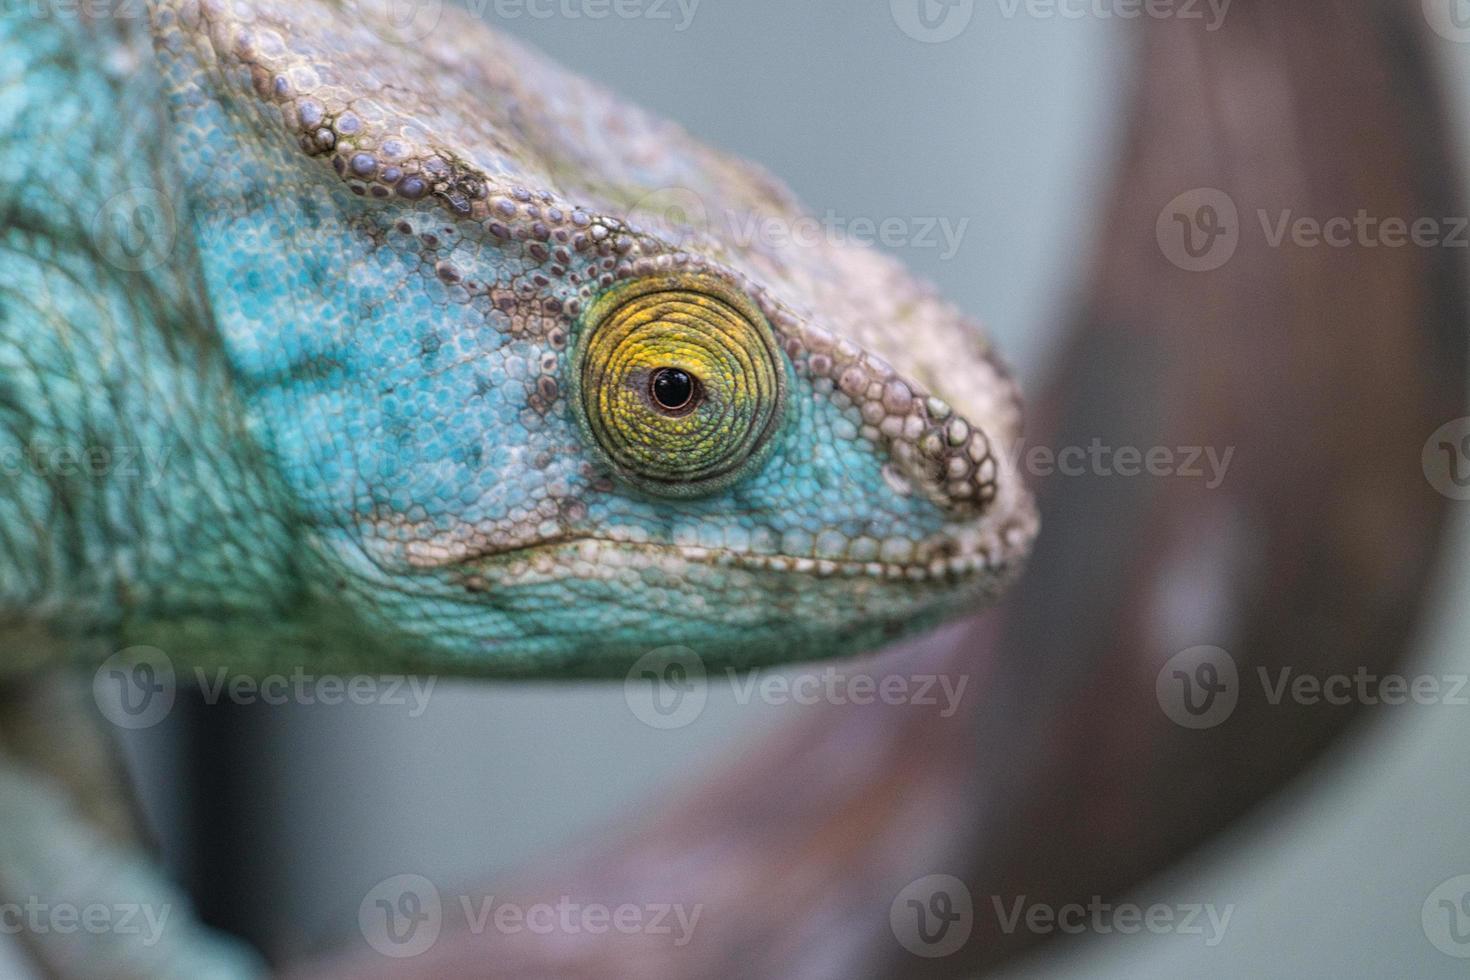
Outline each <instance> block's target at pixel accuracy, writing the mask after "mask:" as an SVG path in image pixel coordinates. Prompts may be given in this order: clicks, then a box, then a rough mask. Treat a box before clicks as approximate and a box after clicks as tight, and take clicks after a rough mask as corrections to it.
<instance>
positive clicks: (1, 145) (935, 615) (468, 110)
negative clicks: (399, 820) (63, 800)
mask: <svg viewBox="0 0 1470 980" xmlns="http://www.w3.org/2000/svg"><path fill="white" fill-rule="evenodd" d="M84 6H85V5H84ZM125 6H126V5H125V4H124V5H117V9H119V10H120V9H121V8H122V7H125ZM368 6H373V5H363V8H364V9H362V10H359V9H358V8H357V7H355V6H354V5H351V4H340V5H339V4H334V3H326V2H321V0H293V2H289V3H288V2H280V3H267V2H260V3H236V4H229V3H224V2H206V3H198V2H192V0H191V2H185V0H176V2H175V0H164V2H158V3H154V4H150V5H149V6H148V7H147V10H146V15H143V13H144V12H143V8H142V7H141V6H139V8H138V10H137V11H136V13H138V14H140V16H136V17H125V16H113V17H108V18H105V19H95V20H94V19H88V18H86V17H84V16H81V15H78V14H69V15H68V14H56V13H53V14H51V15H49V16H45V17H38V16H36V14H35V13H34V12H32V11H28V10H25V9H20V10H15V9H14V8H11V12H9V13H7V14H5V15H4V16H3V17H0V132H3V134H4V138H3V140H0V163H3V166H0V213H3V214H4V217H5V220H4V222H3V228H0V468H3V473H4V480H3V483H0V622H3V623H5V624H6V626H7V627H8V629H9V631H10V632H11V633H12V634H13V635H15V636H23V637H25V638H26V642H25V643H22V644H19V646H18V647H17V649H15V650H13V651H10V650H8V651H7V652H6V655H5V656H4V657H0V669H3V670H5V671H12V672H18V671H21V670H27V669H31V668H33V667H35V666H37V665H39V664H41V663H45V662H48V661H50V660H51V659H53V658H57V657H63V656H66V655H67V654H68V653H69V652H72V651H75V650H78V649H83V648H84V647H86V644H85V643H84V642H83V641H86V640H104V641H105V643H106V645H110V646H112V647H114V648H116V647H122V646H128V645H133V644H151V645H155V646H158V647H161V648H163V649H165V650H167V651H168V652H169V653H170V655H172V656H175V657H178V658H180V659H182V660H184V661H192V662H197V663H203V662H210V663H224V664H227V665H229V666H231V667H233V668H235V669H238V670H240V671H244V672H249V671H252V670H264V669H280V668H282V667H285V666H298V665H306V666H308V667H311V668H313V669H318V670H322V671H329V670H331V671H369V670H388V669H394V670H423V671H434V672H441V673H463V674H473V675H479V676H622V674H623V673H624V672H625V671H626V670H627V668H628V665H629V664H630V663H631V662H632V661H634V660H635V659H636V658H638V657H639V656H641V655H644V654H646V653H648V652H649V651H653V650H662V649H667V648H677V649H687V650H692V651H693V652H695V653H697V654H698V655H699V656H700V657H701V658H702V659H703V660H704V662H705V663H706V665H708V666H722V665H732V666H736V667H748V666H755V665H761V664H768V663H775V662H782V661H790V660H797V659H812V658H817V657H824V656H830V655H835V654H851V653H856V652H859V651H861V650H864V649H868V648H871V647H873V646H875V645H877V644H879V643H881V642H884V641H886V640H888V639H890V638H893V637H895V636H897V635H899V634H901V633H904V632H907V631H909V630H912V629H915V628H917V627H919V626H922V625H925V624H929V623H933V622H935V621H937V620H939V619H941V618H943V617H945V616H949V615H953V614H956V613H958V612H962V611H967V610H972V609H975V608H978V607H979V606H980V605H981V604H983V603H984V602H986V601H988V600H990V599H991V598H993V597H994V596H996V595H997V594H999V592H1000V591H1001V590H1002V589H1003V587H1004V585H1005V584H1006V582H1008V581H1009V580H1010V578H1011V577H1012V576H1013V575H1014V574H1015V573H1016V571H1017V570H1018V569H1019V567H1020V565H1021V563H1022V561H1023V559H1024V556H1025V554H1026V551H1027V549H1028V548H1029V545H1030V542H1031V539H1032V537H1033V536H1034V534H1035V532H1036V527H1037V521H1036V515H1035V512H1034V508H1033V507H1032V504H1031V500H1030V497H1029V495H1028V494H1027V491H1026V489H1025V487H1024V486H1023V484H1022V482H1021V480H1020V478H1019V476H1018V475H1017V473H1016V472H1015V471H1014V468H1013V467H1012V466H1011V465H1010V463H1009V455H1010V450H1011V448H1012V446H1013V445H1014V443H1015V441H1016V440H1017V439H1018V437H1019V431H1020V407H1019V399H1018V396H1017V392H1016V389H1015V387H1014V385H1013V384H1012V382H1011V381H1010V379H1009V377H1008V376H1007V374H1006V373H1005V371H1004V370H1003V369H1002V368H1001V367H1000V366H999V364H998V361H997V359H996V357H995V355H994V353H993V351H992V350H991V349H990V347H989V345H988V343H987V341H986V340H985V339H984V337H983V335H982V334H981V333H980V332H979V330H978V329H977V328H976V327H975V326H974V324H972V323H971V322H969V321H968V320H966V319H965V318H964V317H963V316H961V315H960V314H959V313H958V312H957V311H956V310H954V309H953V308H952V307H951V306H949V305H948V304H946V303H944V302H943V301H942V300H941V299H939V298H938V297H937V296H935V295H934V293H933V292H932V290H931V289H930V288H929V287H927V286H926V285H924V284H922V283H919V282H916V281H915V280H914V279H912V278H911V277H910V276H909V275H908V274H907V273H906V272H905V271H904V270H903V269H902V268H901V267H900V266H899V265H897V264H896V263H895V262H894V261H892V260H891V259H888V258H886V257H884V256H881V255H879V254H878V253H876V252H874V251H872V250H870V249H867V248H864V247H860V246H857V245H852V244H847V243H842V242H823V243H818V244H796V243H794V242H793V241H791V240H789V239H781V240H772V241H766V240H762V239H761V238H760V237H759V236H757V237H756V238H755V239H753V240H752V239H750V238H749V237H748V236H741V235H740V234H737V231H738V229H741V228H751V227H759V225H758V224H753V223H752V221H753V220H754V221H768V220H774V221H776V222H778V223H784V224H785V225H786V226H787V227H790V226H791V225H792V223H794V222H795V221H797V220H798V219H799V218H801V217H802V215H803V212H802V211H801V210H800V208H799V206H798V205H797V204H796V203H795V202H794V201H793V200H792V199H791V197H790V195H789V194H788V193H787V192H786V191H785V190H784V189H783V188H781V187H780V186H779V184H777V183H776V182H775V181H774V180H772V179H771V178H770V177H769V176H767V175H765V174H764V173H762V172H761V171H759V170H757V169H755V168H753V167H751V166H750V165H748V164H746V163H743V162H740V161H737V160H734V159H731V158H729V157H726V156H724V155H721V154H718V153H716V152H714V151H712V150H710V149H708V148H706V147H703V146H702V145H700V144H699V143H697V142H695V141H694V140H692V139H691V138H690V137H688V136H687V135H685V134H684V133H683V132H681V131H680V130H678V129H677V128H675V127H673V126H670V125H669V124H667V123H664V122H661V121H659V120H656V119H654V118H651V117H650V116H648V115H646V114H645V113H642V112H640V111H638V110H636V109H633V108H631V107H628V106H626V105H624V104H622V103H620V102H619V101H617V100H616V99H614V98H612V97H611V96H609V95H607V94H606V93H604V92H602V91H601V90H599V89H597V88H596V87H595V86H593V85H591V84H590V83H588V82H586V81H584V80H582V79H580V78H577V77H576V76H574V75H571V74H569V73H567V72H565V71H564V70H562V69H560V68H557V67H555V66H553V65H550V64H548V63H547V62H546V61H544V60H543V59H542V58H540V57H539V56H537V55H535V54H534V53H531V52H529V51H527V50H525V49H523V48H522V47H521V46H519V45H517V44H515V43H513V42H511V41H509V40H507V39H506V38H504V37H501V36H499V35H497V34H495V33H493V32H491V31H489V30H488V29H486V28H485V27H483V26H482V25H479V24H477V23H473V22H470V21H468V20H463V19H461V18H457V17H455V15H453V14H452V13H450V12H448V11H446V12H445V21H444V22H443V23H440V24H438V25H437V27H435V29H433V30H431V31H425V32H423V33H421V34H415V36H413V37H411V38H405V37H403V36H402V32H403V30H405V27H404V25H402V24H399V25H392V24H387V23H384V22H379V21H375V20H373V19H372V17H371V16H370V15H369V14H368V12H367V11H366V7H368ZM416 26H417V25H409V27H408V29H413V28H415V27H416ZM629 290H631V291H632V292H634V293H637V292H639V291H640V290H648V291H651V292H652V294H653V295H654V296H655V297H656V298H659V297H675V298H676V299H677V302H675V301H674V300H670V303H669V304H666V305H665V306H660V307H659V312H658V315H657V316H654V317H653V318H652V320H650V321H649V323H651V326H649V325H647V324H646V326H647V329H648V330H649V331H650V332H651V333H650V334H649V338H648V339H647V344H649V345H651V346H652V348H653V349H655V350H656V351H658V352H660V356H664V354H665V353H669V354H670V356H672V355H673V354H677V356H678V357H685V356H686V355H687V356H693V355H690V354H689V349H688V344H689V342H688V341H687V338H685V339H679V338H678V337H673V334H672V333H671V331H672V332H675V333H676V332H677V329H676V325H675V320H677V316H679V315H687V316H690V317H693V318H694V320H695V321H698V324H703V323H704V322H705V321H704V317H706V315H707V314H708V311H709V310H710V309H716V308H717V309H719V310H721V311H724V312H725V313H726V314H730V317H731V320H732V321H733V322H735V323H736V325H737V329H736V333H737V334H739V335H740V336H743V337H745V338H746V340H747V342H746V344H745V346H743V347H742V346H740V344H739V343H737V344H736V347H735V350H736V353H737V354H738V355H739V356H738V357H734V359H733V360H731V361H730V363H736V362H739V363H738V366H737V367H736V368H734V369H732V370H734V371H735V372H736V375H737V376H738V377H737V380H736V381H730V382H729V386H730V387H728V390H727V387H725V382H724V381H722V380H721V379H720V378H719V377H710V378H705V379H704V381H703V382H702V387H701V388H699V389H698V390H699V393H700V397H701V398H703V399H704V400H702V401H697V402H696V409H695V410H696V411H697V412H706V411H708V412H709V413H713V414H711V415H710V416H709V417H710V418H715V416H716V415H718V414H719V412H722V411H723V412H725V413H726V415H724V416H720V417H719V419H716V421H718V422H719V423H720V424H722V425H723V424H727V423H728V425H730V426H732V427H733V430H732V431H734V430H739V429H740V426H741V425H742V424H744V422H743V421H742V420H744V419H746V418H747V417H760V418H762V419H765V420H767V421H769V422H770V425H769V428H768V429H766V430H762V431H760V432H758V433H757V434H756V436H754V437H753V438H752V439H751V440H748V441H747V442H748V443H749V444H742V445H740V446H739V447H736V448H733V449H732V448H731V447H732V446H734V444H735V443H736V442H738V440H735V439H728V438H724V435H725V432H724V430H719V431H717V432H716V433H715V436H714V437H711V439H712V441H711V443H710V445H712V446H713V447H714V448H713V449H710V450H709V451H710V452H712V453H715V454H716V455H719V454H722V453H724V454H728V455H729V459H728V463H729V465H728V467H727V468H726V469H727V470H728V472H727V473H726V474H725V475H724V476H722V477H720V479H719V480H716V481H713V482H712V483H710V484H709V485H701V486H698V487H691V486H688V485H684V486H683V487H682V488H681V487H680V485H679V484H677V483H669V484H663V485H653V484H651V483H650V481H649V480H648V479H644V477H645V476H647V474H640V473H637V472H633V468H631V467H630V465H629V464H627V463H626V461H625V460H624V461H621V462H620V460H622V457H619V456H618V455H617V453H616V452H615V451H614V450H612V449H610V448H609V447H608V446H607V445H604V444H602V443H601V442H600V441H599V439H600V437H599V436H598V434H597V433H598V431H599V429H598V424H597V421H596V420H597V418H599V417H600V416H598V412H600V411H602V409H599V408H598V407H597V405H598V404H599V403H598V402H597V398H599V397H601V396H602V395H603V394H604V393H605V392H606V391H608V390H611V389H610V388H609V387H608V386H610V385H616V384H621V383H622V382H620V381H617V380H616V379H614V380H609V376H603V375H601V374H598V373H597V371H596V370H595V369H596V368H597V367H598V365H597V363H595V359H596V357H597V356H599V355H596V354H593V355H582V354H579V352H584V351H587V350H594V351H595V350H596V344H595V343H594V342H593V341H592V340H590V339H589V338H591V337H594V336H596V335H597V331H598V330H599V328H601V327H602V325H603V323H604V320H603V316H604V314H606V313H608V311H609V310H610V309H612V308H613V307H615V306H616V303H614V302H613V301H612V300H609V299H607V297H609V296H621V295H626V292H627V291H629ZM620 291H623V292H620ZM671 310H672V311H674V312H673V313H670V312H669V311H671ZM681 311H682V312H681ZM731 311H733V313H732V312H731ZM676 314H677V315H676ZM604 329H605V330H606V329H610V328H604ZM699 329H703V327H702V326H700V327H699ZM604 335H606V334H604ZM710 335H711V336H713V334H710ZM679 336H680V337H683V335H682V334H681V335H679ZM720 336H721V337H724V336H725V335H724V334H720ZM671 338H672V339H671ZM752 338H753V339H752ZM726 342H727V341H726V340H719V341H718V342H717V345H718V344H725V343H726ZM681 345H683V346H681ZM722 349H723V348H722ZM752 352H753V353H752ZM696 353H697V352H696ZM579 356H581V357H582V360H581V361H579ZM588 356H591V357H592V358H593V361H594V364H593V367H592V368H588V367H587V366H586V363H585V362H586V359H587V357H588ZM763 358H764V360H763ZM757 362H758V363H757ZM680 363H684V362H682V361H681V362H680ZM701 363H702V362H701ZM751 364H757V368H759V370H762V371H764V372H765V373H764V374H762V375H761V377H762V378H764V379H765V381H764V382H763V384H765V387H763V388H761V389H760V390H759V391H758V392H756V393H755V394H754V395H752V394H750V391H751V390H754V389H753V388H751V384H753V382H752V383H750V384H747V382H748V381H749V379H748V378H747V377H745V375H744V374H742V373H741V372H750V371H755V370H757V368H752V367H751ZM630 377H635V379H636V381H637V383H636V384H634V382H627V384H628V385H629V386H630V387H628V388H627V390H626V391H624V392H623V393H624V394H627V395H628V397H629V398H633V399H634V402H636V404H635V406H634V408H633V409H630V411H632V412H634V414H635V415H637V416H638V419H640V420H641V419H644V416H645V415H647V416H648V418H650V419H651V418H653V417H654V416H653V415H649V414H648V413H650V412H664V409H663V408H662V407H659V406H655V405H654V404H653V403H652V402H651V401H648V398H647V397H645V395H646V393H647V392H650V391H652V388H650V387H648V385H647V384H645V382H644V380H643V379H644V378H645V376H644V375H641V374H640V375H631V376H630ZM624 380H626V379H624ZM757 387H758V386H757ZM618 390H619V391H622V389H618ZM726 396H728V398H727V397H726ZM648 397H651V396H648ZM639 398H642V399H644V400H643V401H637V399H639ZM721 399H725V400H723V401H722V400H721ZM645 402H646V404H645ZM629 404H633V403H629ZM588 405H591V406H592V407H590V408H589V407H588ZM676 414H677V413H670V412H664V415H667V416H669V417H668V418H664V416H663V415H660V416H659V417H658V419H656V420H655V422H656V424H657V425H663V424H665V423H667V424H668V425H669V426H674V425H675V424H676V421H677V420H676V419H675V420H674V421H671V419H674V416H675V415H676ZM693 418H694V419H696V420H698V419H704V418H705V415H695V416H693ZM589 419H591V421H590V422H589ZM721 420H723V421H721ZM732 420H733V421H732ZM642 424H643V423H642V422H637V423H636V424H635V423H634V422H628V421H627V420H626V418H625V417H624V416H618V418H616V419H614V420H613V423H612V426H611V428H612V430H613V431H615V432H619V431H624V430H626V431H627V432H631V433H634V437H635V438H637V439H642V440H643V441H644V442H645V443H646V442H649V440H653V441H652V443H651V448H649V449H648V451H649V452H650V453H651V454H652V455H653V457H654V462H653V463H652V464H650V465H652V466H654V467H655V468H656V469H659V470H660V471H662V469H663V468H665V467H668V466H674V465H676V463H678V462H679V461H681V460H687V459H690V458H692V456H690V455H689V454H687V453H684V451H683V449H682V448H679V447H676V446H671V445H665V444H661V443H659V442H658V439H661V438H663V436H661V435H659V433H662V432H664V431H665V430H663V429H657V430H655V429H654V428H646V427H644V428H640V427H639V426H640V425H642ZM650 424H653V423H650ZM711 424H712V425H713V424H715V423H714V422H712V423H711ZM670 431H672V430H670ZM649 432H653V433H654V435H653V436H649V435H648V433H649ZM645 448H647V447H645ZM706 448H708V447H706ZM78 457H81V461H80V462H76V460H77V458H78ZM650 487H652V489H651V488H650Z"/></svg>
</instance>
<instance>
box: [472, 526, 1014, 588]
mask: <svg viewBox="0 0 1470 980" xmlns="http://www.w3.org/2000/svg"><path fill="white" fill-rule="evenodd" d="M995 544H996V545H999V541H998V540H997V541H996V542H995ZM995 550H997V549H996V548H994V547H990V546H982V547H979V548H977V549H975V550H971V551H960V552H956V553H951V554H947V555H943V556H936V557H934V558H931V559H929V560H928V561H915V562H885V561H854V560H850V559H832V558H815V557H797V556H794V555H781V554H771V555H766V554H757V553H755V552H747V551H736V550H732V549H728V548H710V547H704V546H700V545H680V544H664V543H654V542H647V541H629V540H622V539H618V538H601V537H587V536H570V537H566V538H561V539H553V540H549V541H539V542H536V543H534V544H527V545H520V546H515V547H512V548H507V549H505V550H502V551H484V552H480V553H477V554H473V555H469V556H466V557H464V558H460V559H456V560H454V561H453V562H450V563H447V564H453V565H456V566H460V567H466V566H470V567H473V566H474V565H477V564H484V565H493V566H496V567H497V568H501V567H505V566H509V568H508V569H507V570H509V571H511V572H513V573H514V572H545V573H548V574H550V573H554V572H556V571H557V570H558V566H559V562H558V559H559V558H563V557H565V556H567V555H568V553H569V552H570V553H571V555H570V557H571V558H572V559H573V560H581V561H586V562H588V563H593V564H596V565H600V566H611V567H614V568H619V567H628V566H632V567H639V568H641V567H648V566H651V565H653V564H656V563H657V562H658V561H659V560H660V559H668V558H678V559H681V560H683V561H688V562H694V563H698V564H701V565H714V566H725V567H736V568H745V569H751V570H757V571H774V572H794V573H797V574H801V575H812V576H815V577H818V578H857V577H863V578H871V579H879V580H884V581H892V582H905V581H906V582H911V583H923V582H937V581H953V580H958V579H964V578H969V577H972V576H974V575H977V574H979V573H982V572H995V571H998V570H1000V569H1003V568H1005V567H1006V566H1007V565H1009V564H1010V562H1009V561H1008V560H1006V559H1004V558H1002V559H1000V560H997V559H996V558H995V556H994V554H993V552H994V551H995Z"/></svg>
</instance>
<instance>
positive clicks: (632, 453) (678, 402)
mask: <svg viewBox="0 0 1470 980" xmlns="http://www.w3.org/2000/svg"><path fill="white" fill-rule="evenodd" d="M570 369H571V383H570V388H571V401H572V405H573V407H574V410H575V412H576V415H577V421H578V424H579V427H580V428H581V430H582V433H583V438H584V439H585V440H586V442H587V444H588V445H589V446H591V447H593V449H594V450H595V452H596V453H597V454H598V456H599V457H600V458H601V460H602V461H603V462H604V463H605V464H606V465H607V466H608V467H609V468H610V469H611V470H612V471H613V472H614V473H616V474H617V475H618V476H619V477H620V478H622V479H623V480H624V481H625V482H627V483H630V484H632V485H633V486H634V487H636V488H638V489H640V490H642V491H644V492H645V493H649V494H653V495H656V496H661V497H680V498H683V497H699V496H705V495H707V494H710V493H715V492H717V491H719V490H722V489H724V488H726V487H728V486H731V485H732V484H734V483H736V482H738V481H739V480H741V479H742V478H744V477H745V476H747V475H749V474H750V473H751V472H753V471H754V470H755V469H757V468H759V467H760V465H761V464H762V463H764V462H765V460H766V459H767V458H768V457H769V454H770V452H771V450H772V449H773V448H774V447H775V445H776V442H777V436H778V434H779V432H780V430H781V427H782V422H783V421H784V418H785V414H786V401H787V392H788V389H789V386H790V385H789V378H788V375H787V372H788V368H787V365H786V359H785V357H784V356H783V355H782V353H781V349H780V347H779V345H778V344H777V342H776V337H775V334H774V332H773V331H772V330H771V326H770V324H769V323H767V322H766V318H765V317H764V316H763V315H762V314H761V312H760V310H758V309H757V308H756V306H755V304H754V303H752V302H751V301H750V300H749V299H748V298H746V297H745V296H743V295H742V294H740V293H739V292H738V291H737V290H734V289H732V288H731V287H729V286H728V285H726V284H725V283H723V282H721V281H720V280H718V279H715V278H714V277H712V276H705V275H675V276H662V277H650V278H646V279H638V280H634V281H631V282H627V283H623V284H621V285H618V286H615V287H613V288H612V289H610V290H608V291H607V292H606V293H604V294H603V295H602V296H600V297H598V299H597V300H596V301H595V302H594V303H593V304H592V305H591V306H590V307H588V309H587V311H586V313H584V314H583V315H582V317H581V318H580V319H579V320H578V324H577V328H576V341H575V348H574V352H573V356H572V361H571V365H570Z"/></svg>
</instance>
